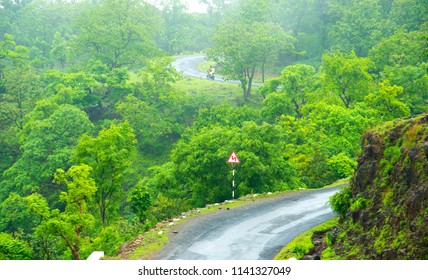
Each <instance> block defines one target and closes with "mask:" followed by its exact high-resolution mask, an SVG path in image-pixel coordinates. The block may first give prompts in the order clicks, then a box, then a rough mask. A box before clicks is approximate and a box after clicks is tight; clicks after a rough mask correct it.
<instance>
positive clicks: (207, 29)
mask: <svg viewBox="0 0 428 280" xmlns="http://www.w3.org/2000/svg"><path fill="white" fill-rule="evenodd" d="M150 2H153V1H150ZM154 2H156V1H154ZM158 2H159V1H158ZM161 2H162V5H160V6H161V8H159V6H154V5H152V4H148V3H146V2H145V1H143V0H102V1H59V0H58V1H56V0H54V1H45V0H30V1H9V0H4V1H2V2H1V4H0V175H1V177H0V232H1V233H0V258H5V259H16V258H18V259H72V258H73V259H84V258H86V257H87V256H88V255H89V254H90V253H91V252H92V251H94V250H102V251H105V253H106V254H107V255H114V254H116V253H118V250H119V247H120V244H122V243H124V242H126V241H128V240H130V239H132V238H134V237H135V236H137V235H138V234H140V233H141V232H144V231H146V230H148V229H149V228H151V227H153V226H154V225H155V224H156V223H158V222H159V221H162V220H164V219H167V218H171V217H173V216H174V215H177V214H180V213H182V212H183V211H185V210H188V209H190V208H192V207H200V206H204V205H206V204H210V203H215V202H220V201H224V200H226V199H230V198H231V180H232V174H231V171H232V167H231V166H230V165H228V164H227V163H226V160H227V158H228V156H229V155H230V153H231V152H232V150H235V151H236V152H237V154H238V157H239V158H240V160H241V163H240V164H239V165H235V167H234V168H235V171H236V174H235V181H236V195H237V196H243V195H246V194H250V193H263V192H270V191H280V190H287V189H294V188H299V187H307V188H319V187H322V186H324V185H326V184H329V183H331V182H333V181H335V180H337V179H340V178H345V177H349V176H350V175H352V173H353V171H354V168H355V165H356V159H357V157H358V155H359V154H360V152H361V151H360V139H361V135H362V133H363V132H364V131H365V130H366V129H368V128H369V127H371V126H373V125H375V124H377V123H379V122H382V121H386V120H393V119H395V118H400V117H408V116H411V115H415V114H419V113H422V112H425V111H427V109H428V103H427V98H428V90H427V89H428V73H427V71H426V69H427V67H428V52H427V47H428V46H427V44H428V41H427V32H428V19H427V15H428V10H427V9H428V5H427V2H426V0H401V1H394V0H378V1H376V0H364V1H356V0H351V1H339V0H332V1H325V0H304V1H294V0H280V1H263V0H251V1H243V0H242V1H241V0H235V1H225V0H215V1H208V0H202V1H201V2H204V3H207V4H208V7H209V8H208V12H207V13H204V14H189V13H186V9H185V6H184V5H183V4H182V3H181V1H178V0H168V1H161ZM270 2H272V3H270ZM201 51H206V52H207V54H209V56H210V57H212V58H213V59H215V60H216V61H217V63H218V64H217V66H218V71H219V73H221V74H222V75H224V77H226V78H227V79H237V80H240V81H241V84H240V85H235V86H236V88H237V89H238V90H241V91H242V92H243V95H233V93H232V92H226V91H225V92H216V93H214V94H208V92H210V91H209V90H208V88H209V87H210V85H212V84H213V82H211V81H208V80H207V81H200V84H202V85H203V86H204V87H205V88H203V89H199V88H193V89H191V90H188V91H185V90H179V88H180V86H179V83H187V81H188V80H181V78H180V76H179V74H178V73H177V72H176V71H175V69H174V68H173V67H172V65H171V62H172V61H173V58H172V57H171V56H173V55H177V54H181V53H191V52H201ZM256 76H261V77H262V78H261V80H262V81H263V82H264V83H263V84H262V85H261V86H259V87H255V86H254V85H253V84H252V81H254V79H255V77H256ZM266 76H270V77H272V76H274V78H271V79H267V78H266ZM265 80H266V81H265ZM181 88H182V87H181ZM389 152H390V155H391V156H390V158H391V160H392V159H393V158H394V153H395V152H396V151H394V150H391V151H389ZM387 169H388V164H387V163H385V170H387ZM385 172H387V171H385ZM333 205H334V207H337V209H338V211H339V212H340V211H342V212H344V211H345V210H344V209H345V208H348V207H350V206H348V205H341V204H340V201H337V202H334V203H333Z"/></svg>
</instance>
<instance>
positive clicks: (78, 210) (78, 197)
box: [36, 164, 96, 260]
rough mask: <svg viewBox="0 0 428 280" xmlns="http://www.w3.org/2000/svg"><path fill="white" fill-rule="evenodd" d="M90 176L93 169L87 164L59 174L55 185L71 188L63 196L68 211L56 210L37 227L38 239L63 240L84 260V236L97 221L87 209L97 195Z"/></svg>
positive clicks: (61, 170) (76, 256)
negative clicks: (82, 251) (81, 252)
mask: <svg viewBox="0 0 428 280" xmlns="http://www.w3.org/2000/svg"><path fill="white" fill-rule="evenodd" d="M90 173H91V167H90V166H88V165H85V164H81V165H78V166H72V167H70V169H69V170H68V171H67V172H65V171H64V170H63V169H58V170H57V171H56V172H55V176H54V181H55V183H58V184H64V185H66V186H67V191H66V192H61V196H60V201H62V202H64V203H65V204H66V207H65V211H64V212H61V211H60V210H58V209H54V210H52V211H51V213H50V215H49V217H46V218H45V220H44V221H43V222H42V224H41V225H39V226H38V227H37V228H36V235H38V236H46V235H53V236H59V237H61V238H62V239H63V240H64V242H65V244H66V246H67V247H68V248H69V249H70V251H71V254H72V256H73V259H75V260H80V259H81V255H80V246H81V239H82V238H83V236H82V234H83V233H84V232H85V230H87V229H90V228H91V227H92V226H93V225H94V218H93V216H92V215H91V214H90V213H89V212H88V207H87V204H88V202H89V201H90V200H91V199H92V197H93V195H94V194H95V192H96V186H95V182H94V180H93V179H92V178H91V177H90Z"/></svg>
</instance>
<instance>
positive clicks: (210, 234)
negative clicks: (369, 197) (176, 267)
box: [154, 187, 338, 260]
mask: <svg viewBox="0 0 428 280" xmlns="http://www.w3.org/2000/svg"><path fill="white" fill-rule="evenodd" d="M337 190H338V187H335V188H329V189H321V190H307V191H302V192H294V193H288V194H285V195H281V196H279V197H274V198H268V199H263V200H260V201H255V202H253V203H252V204H250V205H246V206H242V207H238V208H234V209H230V210H226V209H225V208H226V207H227V205H223V209H221V210H219V211H217V212H214V213H210V214H206V215H201V216H197V217H195V218H192V219H189V220H188V221H185V222H183V223H181V224H179V225H177V226H176V228H175V229H174V230H176V231H177V232H178V233H176V234H175V235H173V236H171V239H170V241H169V242H168V243H167V244H166V246H165V247H164V248H163V249H162V250H161V251H160V252H158V254H157V255H156V256H154V258H155V259H161V260H174V259H175V260H179V259H182V260H269V259H273V258H274V256H275V255H276V254H278V252H279V251H280V250H281V249H282V247H284V245H285V244H287V243H288V242H290V241H291V240H292V239H293V238H294V237H295V236H297V235H299V234H300V233H302V232H304V231H306V230H308V229H310V228H312V227H314V226H316V225H318V224H320V223H322V222H324V221H326V220H328V219H331V218H332V217H334V214H333V213H332V211H331V209H330V206H329V205H327V204H326V203H327V201H328V200H329V197H330V196H331V195H333V194H334V193H335V192H336V191H337Z"/></svg>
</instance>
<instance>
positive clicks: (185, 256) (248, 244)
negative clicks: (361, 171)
mask: <svg viewBox="0 0 428 280" xmlns="http://www.w3.org/2000/svg"><path fill="white" fill-rule="evenodd" d="M204 59H205V57H204V56H201V55H199V56H190V57H182V58H178V59H176V61H175V62H174V67H175V68H176V69H177V70H178V71H179V72H181V74H182V75H185V76H189V77H195V78H202V77H205V73H203V72H201V71H198V70H197V69H196V66H197V65H198V64H199V63H201V62H202V61H203V60H204ZM216 79H218V80H219V81H220V80H221V78H220V77H216ZM339 187H340V186H338V187H334V188H325V189H319V190H302V191H299V192H288V193H284V194H282V195H280V196H275V197H271V198H267V199H260V200H255V201H254V202H252V203H251V204H249V205H246V206H241V207H237V208H232V209H230V210H229V209H228V208H227V205H223V206H222V207H221V209H220V210H218V211H215V212H213V213H209V214H205V215H199V216H196V217H193V218H191V219H188V220H186V221H184V222H182V223H180V224H178V225H176V226H175V227H174V229H173V230H172V231H173V232H175V234H173V235H172V236H171V238H170V240H169V241H168V243H167V244H166V245H165V246H164V247H163V248H162V249H161V250H160V251H159V252H158V253H157V254H156V255H155V256H153V258H154V259H159V260H179V259H182V260H271V259H273V258H274V257H275V255H276V254H278V252H279V251H280V250H281V249H282V248H283V247H284V246H285V245H286V244H287V243H288V242H290V241H291V240H292V239H293V238H294V237H296V236H297V235H299V234H300V233H302V232H305V231H307V230H309V229H310V228H312V227H314V226H316V225H318V224H320V223H322V222H324V221H327V220H329V219H331V218H332V217H334V214H333V212H332V210H331V208H330V206H329V205H327V202H328V201H329V197H330V196H332V195H333V194H334V193H336V192H337V190H338V188H339ZM219 207H220V206H219Z"/></svg>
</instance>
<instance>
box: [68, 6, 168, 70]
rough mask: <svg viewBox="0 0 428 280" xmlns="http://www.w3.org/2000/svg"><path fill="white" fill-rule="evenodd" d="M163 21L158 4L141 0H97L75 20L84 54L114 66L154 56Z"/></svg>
mask: <svg viewBox="0 0 428 280" xmlns="http://www.w3.org/2000/svg"><path fill="white" fill-rule="evenodd" d="M159 22H160V19H159V15H157V14H156V12H155V10H154V8H153V7H152V6H150V5H148V4H146V3H145V2H142V1H139V0H105V1H101V2H99V3H98V2H97V3H95V4H93V5H92V6H90V7H89V8H88V9H85V10H83V11H82V12H81V14H80V15H79V16H78V17H77V18H76V19H75V21H74V23H75V25H76V26H77V27H78V28H79V31H80V33H79V35H78V38H77V44H78V45H79V47H80V50H81V52H82V54H89V56H90V57H91V58H95V59H98V60H100V61H102V62H103V63H104V64H105V65H107V66H108V68H109V69H110V70H113V69H115V68H118V67H123V66H126V67H130V66H136V65H141V63H142V62H143V61H144V59H147V58H150V57H153V56H154V55H155V54H156V53H157V48H156V46H155V44H154V40H153V38H154V36H155V34H156V30H157V26H159V25H160V24H159Z"/></svg>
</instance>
